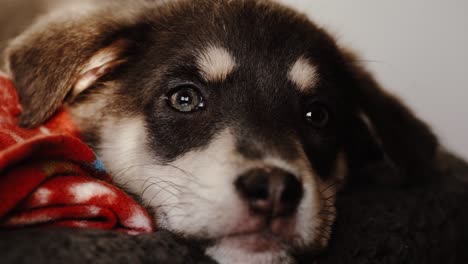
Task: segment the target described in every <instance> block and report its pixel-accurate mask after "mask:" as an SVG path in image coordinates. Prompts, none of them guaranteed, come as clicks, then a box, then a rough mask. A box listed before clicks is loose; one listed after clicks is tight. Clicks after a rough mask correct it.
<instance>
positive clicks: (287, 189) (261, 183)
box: [234, 168, 303, 218]
mask: <svg viewBox="0 0 468 264" xmlns="http://www.w3.org/2000/svg"><path fill="white" fill-rule="evenodd" d="M234 185H235V186H236V189H237V192H238V193H239V194H240V196H241V197H242V198H243V199H244V200H245V201H246V202H247V203H248V204H249V207H250V209H251V210H252V212H254V213H257V214H262V215H266V216H268V217H273V218H274V217H282V216H290V215H292V214H293V213H294V212H295V211H296V208H297V206H298V205H299V202H300V201H301V199H302V195H303V188H302V184H301V182H299V180H298V179H297V177H295V176H294V175H293V174H291V173H289V172H287V171H284V170H282V169H279V168H261V169H253V170H249V171H247V172H246V173H244V174H243V175H241V176H239V178H238V179H237V180H236V181H235V183H234Z"/></svg>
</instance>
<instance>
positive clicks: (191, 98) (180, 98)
mask: <svg viewBox="0 0 468 264" xmlns="http://www.w3.org/2000/svg"><path fill="white" fill-rule="evenodd" d="M167 102H168V104H169V106H170V107H172V108H173V109H175V110H177V111H179V112H184V113H189V112H193V111H197V110H200V109H202V108H204V107H205V102H204V99H203V96H202V94H201V92H200V91H199V90H198V89H197V88H195V87H193V86H182V87H179V88H177V89H175V90H173V91H172V92H171V93H169V95H168V96H167Z"/></svg>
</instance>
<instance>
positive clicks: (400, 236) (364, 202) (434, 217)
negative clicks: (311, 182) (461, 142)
mask: <svg viewBox="0 0 468 264" xmlns="http://www.w3.org/2000/svg"><path fill="white" fill-rule="evenodd" d="M443 160H444V161H443V163H444V164H445V165H444V168H443V173H442V175H440V177H439V178H437V179H435V180H434V181H432V182H430V183H426V184H421V185H418V186H413V187H408V188H404V189H403V188H402V189H385V188H377V187H376V186H367V187H359V188H357V187H354V188H352V189H349V190H348V191H346V192H344V193H342V194H341V195H339V196H338V201H337V208H338V217H337V221H336V224H335V225H334V231H333V234H332V240H331V243H330V247H329V248H328V250H327V251H325V252H323V254H322V255H321V256H320V257H319V258H318V260H317V261H316V262H313V261H312V260H311V259H312V258H311V257H310V256H302V257H301V261H300V263H304V264H305V263H318V264H326V263H337V264H347V263H349V264H351V263H352V264H356V263H359V264H363V263H364V264H366V263H369V264H370V263H376V264H379V263H381V264H401V263H412V264H418V263H421V264H426V263H434V264H436V263H437V264H440V263H444V264H445V263H460V264H462V263H468V251H467V250H466V249H467V248H468V225H467V223H468V187H467V184H468V165H467V164H466V163H464V162H463V161H461V160H459V159H457V158H456V157H454V156H452V155H449V154H446V155H444V157H443ZM201 252H202V251H201V249H200V248H199V246H198V245H196V244H191V243H190V242H187V241H183V240H180V239H178V238H177V237H176V236H174V235H172V234H170V233H168V232H165V231H158V232H156V233H154V234H144V235H139V236H128V235H126V234H122V233H118V232H109V231H91V230H63V229H57V230H55V229H49V230H44V229H42V230H39V229H36V230H32V229H26V230H17V231H0V256H1V260H0V262H1V263H4V264H10V263H18V264H21V263H25V264H26V263H38V264H39V263H51V264H55V263H57V264H59V263H60V264H61V263H67V264H74V263H76V264H78V263H97V264H107V263H134V264H139V263H212V262H211V261H210V259H209V258H207V257H204V256H203V255H202V253H201Z"/></svg>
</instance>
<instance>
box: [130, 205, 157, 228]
mask: <svg viewBox="0 0 468 264" xmlns="http://www.w3.org/2000/svg"><path fill="white" fill-rule="evenodd" d="M125 224H126V225H128V226H130V227H133V228H142V229H151V222H150V219H149V218H148V217H147V216H146V215H145V214H144V213H143V212H142V211H141V210H140V209H138V208H135V209H134V210H133V211H132V216H131V217H130V218H129V219H128V220H127V221H125Z"/></svg>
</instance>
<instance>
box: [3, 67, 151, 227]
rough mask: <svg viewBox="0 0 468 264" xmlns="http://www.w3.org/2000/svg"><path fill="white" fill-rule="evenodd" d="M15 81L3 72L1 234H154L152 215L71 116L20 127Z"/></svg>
mask: <svg viewBox="0 0 468 264" xmlns="http://www.w3.org/2000/svg"><path fill="white" fill-rule="evenodd" d="M20 112H21V107H20V105H19V104H18V97H17V95H16V90H15V88H14V86H13V84H12V82H11V81H10V80H9V79H8V77H7V76H5V75H3V74H1V73H0V229H6V228H22V227H30V226H66V227H84V228H101V229H115V230H121V231H124V232H127V233H130V234H138V233H143V232H151V231H153V230H154V224H153V223H154V221H152V219H151V217H150V216H149V214H148V212H147V211H146V210H145V209H144V208H143V207H142V206H140V205H139V204H138V203H137V202H135V201H134V200H133V199H132V198H131V197H130V196H128V195H127V194H126V193H125V192H123V191H122V190H120V189H119V188H117V187H116V186H114V185H113V184H112V182H111V179H110V177H109V175H108V174H106V172H105V170H104V167H103V165H102V164H101V163H100V162H99V160H97V159H96V157H95V155H94V153H93V152H92V151H91V149H89V148H88V147H87V146H86V145H85V144H84V143H83V142H81V141H80V140H79V139H78V138H79V135H78V133H77V130H76V129H75V127H74V126H73V123H72V122H71V119H70V117H69V116H68V115H67V113H66V112H65V111H60V112H59V113H58V114H57V115H55V116H54V117H53V118H52V119H51V120H50V121H49V122H47V124H45V125H43V126H41V127H39V128H37V129H33V130H31V129H23V128H20V127H18V126H17V125H16V122H17V116H18V114H19V113H20Z"/></svg>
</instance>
